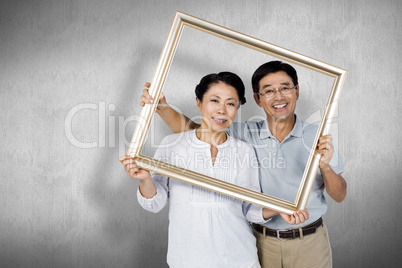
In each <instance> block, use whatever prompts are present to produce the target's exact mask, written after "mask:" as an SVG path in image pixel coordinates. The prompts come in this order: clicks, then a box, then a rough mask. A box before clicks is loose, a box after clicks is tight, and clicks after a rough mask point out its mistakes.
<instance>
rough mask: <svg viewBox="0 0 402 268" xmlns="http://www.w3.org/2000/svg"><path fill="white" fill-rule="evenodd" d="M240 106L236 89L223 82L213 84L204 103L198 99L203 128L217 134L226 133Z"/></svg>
mask: <svg viewBox="0 0 402 268" xmlns="http://www.w3.org/2000/svg"><path fill="white" fill-rule="evenodd" d="M238 106H239V96H238V95H237V91H236V89H235V88H234V87H232V86H229V85H227V84H225V83H222V82H220V83H217V84H213V85H212V86H210V88H209V90H208V91H207V92H206V93H205V94H204V97H203V100H202V101H200V100H199V99H197V107H198V109H199V110H200V111H201V117H202V122H201V127H202V128H204V129H210V130H212V131H215V132H222V131H225V130H226V129H227V128H228V127H229V126H230V125H231V124H232V123H233V120H234V118H235V116H236V113H237V107H238Z"/></svg>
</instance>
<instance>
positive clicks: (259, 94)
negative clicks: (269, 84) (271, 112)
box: [257, 85, 298, 99]
mask: <svg viewBox="0 0 402 268" xmlns="http://www.w3.org/2000/svg"><path fill="white" fill-rule="evenodd" d="M297 86H298V85H295V86H294V87H291V88H289V93H285V94H284V93H283V92H282V89H283V88H284V87H286V86H284V87H282V88H280V89H273V91H274V95H272V96H271V97H265V95H266V94H267V92H265V93H257V95H258V96H261V97H264V98H266V99H270V98H273V97H275V95H276V93H277V92H280V93H281V94H282V95H289V94H290V92H291V91H290V90H291V89H296V88H297ZM268 90H270V89H268ZM268 90H267V91H268Z"/></svg>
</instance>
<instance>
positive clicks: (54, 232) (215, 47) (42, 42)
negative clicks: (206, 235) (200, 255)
mask: <svg viewBox="0 0 402 268" xmlns="http://www.w3.org/2000/svg"><path fill="white" fill-rule="evenodd" d="M218 2H222V1H184V0H183V1H180V0H176V1H174V0H168V1H139V0H132V1H129V0H121V1H106V0H102V1H84V0H75V1H51V0H43V1H29V0H25V1H22V0H21V1H12V0H10V1H4V0H2V1H1V2H0V38H1V39H0V103H1V106H0V109H1V112H0V122H1V125H2V126H1V128H0V135H1V141H0V142H1V143H0V147H1V154H0V163H1V164H0V171H1V183H0V215H1V216H0V266H1V267H30V266H31V267H52V266H53V267H54V266H57V267H112V266H113V267H166V264H165V254H166V245H167V223H168V222H167V210H166V209H165V210H164V211H163V212H161V213H159V214H151V213H148V212H145V211H144V210H142V209H141V208H140V207H139V205H138V204H137V201H136V197H135V192H136V186H137V185H138V184H137V182H135V181H132V180H129V179H128V177H127V176H126V174H125V173H124V171H123V170H122V168H121V166H120V163H119V162H118V160H117V159H118V156H119V155H120V154H121V153H122V152H124V150H125V149H124V142H125V140H126V139H130V138H131V135H132V132H133V129H134V127H135V123H136V120H137V116H138V115H139V113H140V107H139V105H138V103H139V97H140V92H141V90H142V83H143V82H144V81H149V80H150V79H151V78H152V75H153V72H154V69H155V67H156V64H157V61H158V58H159V55H160V52H161V50H162V47H163V44H164V41H165V38H166V35H167V32H168V30H169V26H170V23H171V21H172V18H173V15H174V11H175V10H176V9H177V10H180V11H183V12H186V13H189V14H192V15H194V16H197V17H200V18H203V19H205V20H208V21H212V22H214V23H217V24H220V25H223V26H225V27H229V28H231V29H234V30H237V31H240V32H244V33H247V34H249V35H251V36H255V37H257V38H260V39H263V40H266V41H269V42H271V43H273V44H276V45H279V46H282V47H286V48H288V49H291V50H294V51H297V52H299V53H302V54H305V55H308V56H311V57H313V58H316V59H319V60H322V61H324V62H328V63H331V64H333V65H335V66H339V67H342V68H345V69H347V70H349V76H348V80H347V82H346V85H345V88H344V93H343V96H342V99H341V103H340V106H339V113H338V117H337V118H336V120H335V126H334V128H333V132H334V134H335V135H336V139H337V142H338V144H339V147H340V152H341V155H342V157H343V158H344V162H345V168H346V171H345V173H344V177H345V178H346V180H347V182H348V196H347V199H346V200H345V201H344V202H343V203H341V204H336V203H335V202H333V201H329V210H328V213H327V215H326V216H325V221H326V223H327V225H328V227H329V232H330V239H331V242H332V249H333V258H334V265H335V267H399V264H400V262H401V261H402V256H401V248H402V231H401V228H400V227H399V226H400V220H401V219H402V218H401V217H400V216H399V215H398V214H399V211H400V207H401V206H400V204H401V201H400V200H399V194H400V191H401V185H402V182H401V177H402V176H401V165H402V159H401V153H400V151H401V149H402V148H401V139H402V137H401V135H400V132H401V128H400V127H399V125H398V122H399V123H400V119H399V118H400V117H401V116H402V109H401V106H400V101H401V96H402V95H401V89H400V88H401V83H400V81H398V80H397V74H398V72H400V71H402V63H401V56H400V51H401V48H402V47H401V41H402V40H401V32H402V25H401V23H402V19H401V16H400V14H401V12H402V2H401V1H397V0H394V1H392V0H384V1H362V0H360V1H345V0H343V1H292V2H291V1H265V0H258V1H257V0H256V1H240V0H239V1H224V2H222V3H218ZM208 3H209V4H208ZM182 44H183V45H182ZM221 50H222V51H223V52H226V54H225V53H223V52H222V53H221ZM270 59H271V58H269V57H268V56H264V55H261V54H258V53H256V52H249V51H247V50H246V49H243V48H241V47H236V46H235V45H232V44H227V43H226V42H221V43H220V41H218V40H216V38H215V39H213V38H212V39H211V38H210V37H205V36H202V35H199V33H192V32H189V33H185V35H183V40H182V43H181V47H180V48H179V51H178V53H177V55H176V58H175V62H174V66H173V67H172V71H171V74H170V76H169V78H168V81H167V86H166V95H167V96H168V99H169V101H170V102H171V103H172V104H175V105H177V106H178V107H180V108H181V109H182V111H184V112H185V113H187V114H189V115H196V114H197V113H196V112H195V111H194V110H193V108H192V107H193V102H192V101H193V100H194V99H193V95H192V94H193V93H192V88H193V87H194V85H195V83H196V82H197V81H198V80H199V79H200V77H201V76H202V75H204V74H206V73H209V72H216V71H220V70H224V69H226V70H231V71H235V72H237V73H239V75H241V77H242V78H243V79H244V80H245V83H246V85H247V88H248V89H249V90H250V83H249V78H250V76H251V74H252V72H253V71H254V69H255V68H256V67H257V66H259V64H261V63H263V62H265V61H267V60H270ZM298 71H299V72H300V80H301V87H302V89H301V98H300V101H299V103H298V114H299V115H301V117H302V118H303V119H308V118H309V119H310V120H313V121H314V118H316V116H317V115H319V113H320V112H321V111H322V108H323V106H324V103H325V99H326V97H327V96H328V92H327V91H326V90H328V88H329V87H330V85H331V83H330V81H331V80H328V79H326V78H325V77H322V75H321V76H319V75H318V76H317V74H315V73H312V72H310V71H309V70H303V68H300V67H299V68H298ZM328 84H329V86H328ZM177 88H179V89H182V91H181V93H180V94H177V93H175V91H174V90H176V89H177ZM186 89H188V90H187V91H186ZM169 90H170V91H169ZM182 95H185V96H187V98H188V99H187V98H183V97H182ZM250 96H251V95H249V96H248V103H247V104H246V106H244V107H243V108H242V109H241V119H248V118H250V117H251V116H253V115H261V113H260V111H258V110H257V109H256V106H255V105H254V104H253V103H252V99H251V97H250ZM184 99H186V101H184ZM158 120H159V118H156V119H155V122H156V123H157V124H156V125H155V126H154V128H155V130H156V131H154V133H155V140H156V141H157V140H158V139H160V138H161V137H163V136H164V135H166V134H168V133H169V131H168V130H166V128H164V127H163V124H159V122H160V121H158ZM153 143H155V142H154V141H152V142H149V143H148V144H147V147H146V150H147V152H149V153H150V154H151V153H152V151H153V150H154V146H153ZM84 147H88V148H84Z"/></svg>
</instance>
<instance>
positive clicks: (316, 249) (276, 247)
mask: <svg viewBox="0 0 402 268" xmlns="http://www.w3.org/2000/svg"><path fill="white" fill-rule="evenodd" d="M253 233H254V235H255V237H256V238H257V248H258V258H259V259H260V263H261V267H262V268H271V267H275V268H282V267H283V268H292V267H295V268H304V267H306V268H314V267H317V268H327V267H329V268H330V267H332V252H331V246H330V244H329V239H328V232H327V228H326V227H325V225H324V226H321V227H319V228H317V231H316V232H315V233H314V234H310V235H306V236H304V237H300V238H296V239H284V240H282V239H278V238H276V237H272V236H266V237H264V236H263V235H262V234H260V233H259V232H256V231H255V230H253Z"/></svg>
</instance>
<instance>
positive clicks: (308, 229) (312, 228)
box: [252, 218, 323, 239]
mask: <svg viewBox="0 0 402 268" xmlns="http://www.w3.org/2000/svg"><path fill="white" fill-rule="evenodd" d="M322 225H323V223H322V218H319V219H318V220H316V221H315V222H313V223H311V224H309V225H307V226H304V227H302V228H301V229H302V232H303V236H304V235H309V234H314V233H315V232H316V231H317V228H318V227H320V226H322ZM252 226H253V229H254V230H256V231H257V232H259V233H261V234H264V231H265V235H268V236H273V237H276V238H278V239H294V238H298V237H300V231H299V229H298V228H297V229H290V230H283V231H281V230H273V229H269V228H267V227H264V226H261V225H259V224H255V223H253V224H252ZM264 229H265V230H264Z"/></svg>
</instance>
